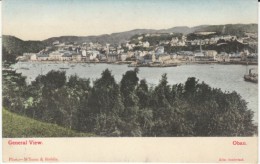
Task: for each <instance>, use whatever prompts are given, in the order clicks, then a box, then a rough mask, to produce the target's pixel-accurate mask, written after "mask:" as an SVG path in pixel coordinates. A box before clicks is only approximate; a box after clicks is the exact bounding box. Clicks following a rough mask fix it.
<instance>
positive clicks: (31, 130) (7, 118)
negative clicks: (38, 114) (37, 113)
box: [2, 109, 93, 138]
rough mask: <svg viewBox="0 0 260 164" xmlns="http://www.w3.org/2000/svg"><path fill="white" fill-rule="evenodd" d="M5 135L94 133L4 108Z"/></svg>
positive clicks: (32, 135)
mask: <svg viewBox="0 0 260 164" xmlns="http://www.w3.org/2000/svg"><path fill="white" fill-rule="evenodd" d="M2 112H3V117H2V118H3V137H4V138H23V137H90V136H93V134H88V133H77V132H75V131H73V130H70V129H66V128H63V127H60V126H58V125H54V124H50V123H44V122H40V121H37V120H34V119H31V118H28V117H24V116H20V115H17V114H14V113H11V112H9V111H7V110H6V109H3V111H2Z"/></svg>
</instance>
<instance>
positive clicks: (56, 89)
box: [3, 69, 257, 136]
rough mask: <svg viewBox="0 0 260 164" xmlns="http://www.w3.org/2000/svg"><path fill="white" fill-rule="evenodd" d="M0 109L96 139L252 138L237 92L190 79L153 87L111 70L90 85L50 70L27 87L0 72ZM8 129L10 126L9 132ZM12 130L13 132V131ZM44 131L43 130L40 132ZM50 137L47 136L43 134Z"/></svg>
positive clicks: (164, 81)
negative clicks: (0, 80) (0, 101)
mask: <svg viewBox="0 0 260 164" xmlns="http://www.w3.org/2000/svg"><path fill="white" fill-rule="evenodd" d="M3 75H4V76H3V80H4V81H3V82H4V84H3V105H4V107H6V108H7V109H9V110H10V111H12V112H15V113H18V114H20V115H25V116H28V117H31V118H33V119H36V120H40V121H44V122H48V123H54V124H57V125H60V126H62V127H65V128H68V129H73V130H75V131H78V132H84V133H94V134H96V135H99V136H252V135H255V134H257V132H256V129H257V127H256V126H255V125H254V124H253V115H254V113H253V112H252V111H251V110H249V109H248V108H247V103H246V102H245V100H243V99H242V98H241V96H240V95H239V94H237V93H236V92H222V91H221V90H220V89H215V88H211V87H210V86H208V85H207V84H205V83H204V82H202V83H199V82H198V80H197V79H195V78H193V77H191V78H188V79H187V81H186V83H185V84H175V85H169V84H168V81H167V75H166V74H164V75H162V78H161V79H160V82H159V84H158V85H157V86H155V87H149V86H148V85H147V82H146V80H145V79H142V80H139V78H138V76H137V75H138V69H135V70H131V71H127V72H126V73H125V74H124V75H123V77H122V79H121V81H120V83H117V82H116V81H115V79H114V77H113V75H112V74H111V72H110V71H109V70H107V69H106V70H105V71H103V73H102V75H101V78H99V79H96V80H95V81H94V82H93V86H90V80H89V79H81V78H79V77H78V76H77V75H73V76H70V77H69V78H68V80H67V78H66V74H65V72H61V71H50V72H49V73H48V74H46V75H40V76H38V77H37V78H36V80H35V81H33V82H32V84H31V85H26V83H25V81H24V80H25V79H24V78H23V77H21V76H20V75H17V74H16V73H14V72H9V73H7V72H4V73H3ZM11 127H12V126H10V128H11ZM12 128H15V127H12ZM45 131H48V128H47V129H46V130H42V131H40V132H39V133H40V134H42V133H45ZM44 136H49V134H48V133H47V132H46V135H44Z"/></svg>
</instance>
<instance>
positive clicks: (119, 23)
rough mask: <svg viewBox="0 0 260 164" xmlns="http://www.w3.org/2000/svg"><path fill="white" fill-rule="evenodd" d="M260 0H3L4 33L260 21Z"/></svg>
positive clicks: (39, 35) (28, 35) (41, 35)
mask: <svg viewBox="0 0 260 164" xmlns="http://www.w3.org/2000/svg"><path fill="white" fill-rule="evenodd" d="M257 6H258V4H257V0H3V2H2V15H3V16H2V23H3V26H2V33H3V34H4V35H13V36H16V37H18V38H20V39H23V40H44V39H47V38H50V37H57V36H64V35H73V36H89V35H101V34H111V33H114V32H123V31H129V30H133V29H167V28H172V27H175V26H189V27H193V26H197V25H205V24H207V25H213V24H216V25H218V24H236V23H245V24H247V23H257V20H258V17H257V15H258V9H257Z"/></svg>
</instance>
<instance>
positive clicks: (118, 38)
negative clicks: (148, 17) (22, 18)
mask: <svg viewBox="0 0 260 164" xmlns="http://www.w3.org/2000/svg"><path fill="white" fill-rule="evenodd" d="M202 27H207V25H203V26H196V27H191V28H190V27H187V26H179V27H173V28H169V29H161V30H154V29H135V30H131V31H125V32H119V33H112V34H110V35H108V34H106V35H99V36H61V37H53V38H49V39H46V40H44V41H43V42H44V43H45V44H47V45H50V44H52V43H53V42H54V41H60V42H77V43H84V42H99V43H101V44H105V43H110V44H118V43H122V42H125V41H127V40H129V39H130V38H131V37H132V36H134V35H140V34H147V33H150V34H153V33H183V34H185V35H186V34H188V33H192V32H194V31H195V30H197V29H200V28H202Z"/></svg>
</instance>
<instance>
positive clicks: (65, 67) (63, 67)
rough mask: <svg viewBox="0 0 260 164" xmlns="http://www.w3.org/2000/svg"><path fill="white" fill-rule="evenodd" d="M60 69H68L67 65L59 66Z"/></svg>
mask: <svg viewBox="0 0 260 164" xmlns="http://www.w3.org/2000/svg"><path fill="white" fill-rule="evenodd" d="M60 69H69V68H68V67H61V68H60Z"/></svg>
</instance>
